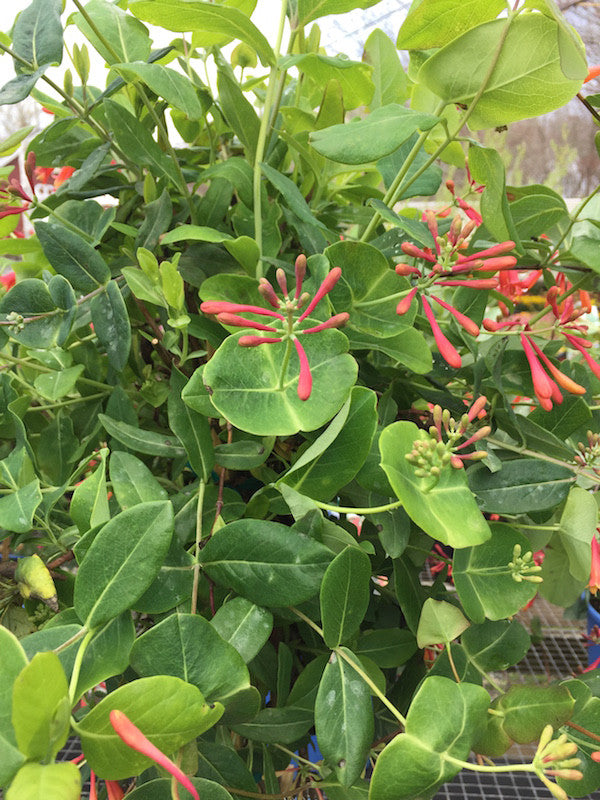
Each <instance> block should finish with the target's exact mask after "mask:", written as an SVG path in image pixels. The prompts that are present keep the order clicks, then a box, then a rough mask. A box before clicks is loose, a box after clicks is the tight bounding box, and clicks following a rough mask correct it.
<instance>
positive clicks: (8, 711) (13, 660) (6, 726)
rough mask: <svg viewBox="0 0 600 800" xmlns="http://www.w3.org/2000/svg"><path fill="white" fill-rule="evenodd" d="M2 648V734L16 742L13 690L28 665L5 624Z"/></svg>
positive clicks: (1, 633)
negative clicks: (18, 677)
mask: <svg viewBox="0 0 600 800" xmlns="http://www.w3.org/2000/svg"><path fill="white" fill-rule="evenodd" d="M0 650H1V651H2V659H1V660H0V736H2V737H3V738H4V739H6V740H7V741H8V742H9V743H10V744H16V739H15V734H14V730H13V726H12V722H11V715H12V690H13V684H14V682H15V678H16V677H17V676H18V675H19V673H20V672H21V671H22V670H23V668H24V667H26V666H27V656H26V655H25V651H24V650H23V646H22V645H21V643H20V642H19V640H18V639H17V637H16V636H15V635H14V633H11V631H9V630H8V628H6V627H4V625H2V626H0Z"/></svg>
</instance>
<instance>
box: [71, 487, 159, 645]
mask: <svg viewBox="0 0 600 800" xmlns="http://www.w3.org/2000/svg"><path fill="white" fill-rule="evenodd" d="M172 535H173V507H172V506H171V504H170V503H169V502H154V503H141V504H140V505H136V506H133V508H130V509H128V510H127V511H122V512H121V513H120V514H118V515H117V516H116V517H113V519H111V520H110V522H107V523H106V525H105V526H104V527H103V528H102V530H101V531H100V533H99V534H98V535H97V536H96V538H95V539H94V541H93V542H92V544H91V545H90V548H89V550H88V551H87V553H86V555H85V558H84V559H83V561H82V563H81V564H80V566H79V570H78V572H77V578H76V579H75V595H74V602H73V605H74V606H75V610H76V612H77V615H78V617H79V618H80V619H81V620H84V621H85V625H86V627H87V628H88V630H91V629H93V628H97V627H99V626H101V625H103V624H104V623H105V622H108V621H109V620H110V619H112V618H113V617H116V616H117V615H118V614H120V613H121V612H122V611H125V610H126V609H128V608H131V607H132V606H133V605H134V604H135V602H136V600H137V599H138V598H139V597H141V595H142V594H143V593H144V592H145V591H146V589H147V588H148V586H149V585H150V584H151V583H152V581H153V579H154V578H155V576H156V575H157V573H158V570H159V569H160V565H161V564H162V562H163V559H164V556H165V555H166V553H167V550H168V549H169V544H170V542H171V536H172Z"/></svg>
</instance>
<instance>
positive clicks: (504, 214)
mask: <svg viewBox="0 0 600 800" xmlns="http://www.w3.org/2000/svg"><path fill="white" fill-rule="evenodd" d="M469 169H470V170H471V174H472V175H473V178H474V179H475V180H476V181H478V182H479V183H482V184H484V185H485V189H484V191H483V193H482V195H481V200H480V206H481V215H482V217H483V221H484V222H485V225H486V228H487V229H488V230H489V231H490V233H491V234H492V236H494V237H495V238H496V239H497V240H498V241H499V242H504V241H507V240H509V239H510V240H511V241H512V240H514V241H515V242H517V244H519V245H520V241H519V237H518V233H517V228H516V226H515V224H514V222H513V219H512V216H511V206H510V205H509V203H508V200H507V197H506V183H505V179H504V164H503V163H502V158H501V157H500V154H499V153H498V152H497V151H496V150H494V149H493V148H491V147H480V146H479V145H474V144H472V145H470V146H469Z"/></svg>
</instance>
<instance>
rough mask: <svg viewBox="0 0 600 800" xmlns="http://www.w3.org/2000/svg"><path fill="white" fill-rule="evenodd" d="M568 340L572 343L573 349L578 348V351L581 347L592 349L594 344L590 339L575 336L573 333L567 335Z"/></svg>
mask: <svg viewBox="0 0 600 800" xmlns="http://www.w3.org/2000/svg"><path fill="white" fill-rule="evenodd" d="M565 336H566V337H567V339H568V340H569V341H570V342H571V344H572V345H573V347H576V348H577V349H578V350H579V348H580V347H587V348H589V347H591V346H592V343H591V342H590V341H589V340H588V339H583V338H582V337H581V336H573V334H571V333H565Z"/></svg>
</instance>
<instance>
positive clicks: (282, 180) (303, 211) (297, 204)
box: [260, 163, 327, 231]
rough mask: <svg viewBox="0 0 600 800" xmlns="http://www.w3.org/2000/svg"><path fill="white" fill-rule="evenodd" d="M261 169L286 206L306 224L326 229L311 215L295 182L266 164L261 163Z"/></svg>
mask: <svg viewBox="0 0 600 800" xmlns="http://www.w3.org/2000/svg"><path fill="white" fill-rule="evenodd" d="M260 168H261V170H262V171H263V173H264V175H265V177H266V178H267V180H268V181H270V183H272V184H273V186H274V187H275V188H276V189H277V191H278V192H279V193H280V194H281V197H282V199H283V201H284V203H285V204H286V206H287V207H288V208H289V209H290V210H291V211H293V212H294V214H295V215H296V216H297V217H298V218H299V219H300V220H302V222H305V223H306V224H307V225H314V226H315V227H317V228H320V229H321V230H323V231H327V227H326V226H325V225H323V223H322V222H320V221H319V220H318V219H316V218H315V217H314V216H313V213H312V211H311V210H310V208H309V206H308V203H307V202H306V200H305V199H304V197H303V196H302V194H301V192H300V189H298V187H297V186H296V184H295V183H294V182H293V181H291V180H290V179H289V178H288V177H287V176H286V175H283V174H282V173H281V172H279V170H276V169H273V167H270V166H269V165H268V164H264V163H261V165H260Z"/></svg>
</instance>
